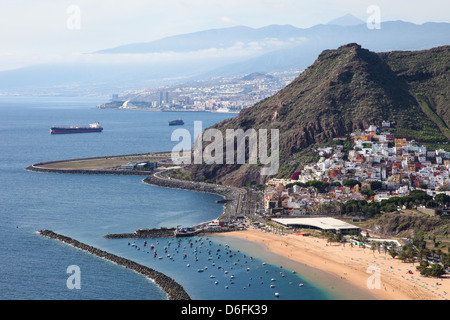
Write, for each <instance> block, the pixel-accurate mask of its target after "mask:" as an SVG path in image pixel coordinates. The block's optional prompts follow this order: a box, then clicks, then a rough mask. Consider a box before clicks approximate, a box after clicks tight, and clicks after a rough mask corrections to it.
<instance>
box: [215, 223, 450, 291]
mask: <svg viewBox="0 0 450 320" xmlns="http://www.w3.org/2000/svg"><path fill="white" fill-rule="evenodd" d="M218 236H220V235H218ZM226 236H227V237H236V238H239V239H244V240H247V241H253V242H258V243H261V244H263V245H265V247H266V248H267V250H269V251H271V252H272V253H275V254H277V255H280V256H283V257H285V258H288V259H291V260H293V261H295V262H298V263H302V264H305V265H307V266H309V267H312V268H316V269H319V270H322V271H325V272H329V273H331V274H333V275H335V276H336V277H338V278H340V279H341V280H342V281H344V282H347V283H349V284H351V285H353V286H355V287H357V288H359V289H360V290H362V291H364V292H366V293H367V294H371V295H374V296H376V297H377V299H380V300H448V298H449V295H448V294H447V293H448V292H450V291H449V290H450V278H448V277H446V278H439V279H437V278H427V277H423V276H420V274H419V272H418V271H417V270H416V268H415V266H417V265H418V264H417V263H415V264H414V265H413V264H411V263H403V262H401V261H399V260H398V259H393V258H392V257H390V256H389V255H387V254H385V253H383V252H381V253H378V252H372V251H371V250H370V249H369V248H366V249H362V248H359V247H356V246H353V247H352V246H350V245H348V244H347V245H346V246H343V245H330V244H328V243H327V241H326V240H324V239H320V238H317V237H313V236H309V237H304V236H298V235H294V234H287V235H278V234H274V233H271V232H264V231H261V230H259V229H255V228H249V229H247V230H244V231H235V232H229V233H227V234H226ZM408 270H411V271H412V272H413V274H412V275H411V274H408V273H407V272H408ZM376 272H379V273H378V275H379V278H378V279H379V282H378V283H377V282H376V280H377V279H376ZM437 284H439V285H437ZM369 287H372V288H369Z"/></svg>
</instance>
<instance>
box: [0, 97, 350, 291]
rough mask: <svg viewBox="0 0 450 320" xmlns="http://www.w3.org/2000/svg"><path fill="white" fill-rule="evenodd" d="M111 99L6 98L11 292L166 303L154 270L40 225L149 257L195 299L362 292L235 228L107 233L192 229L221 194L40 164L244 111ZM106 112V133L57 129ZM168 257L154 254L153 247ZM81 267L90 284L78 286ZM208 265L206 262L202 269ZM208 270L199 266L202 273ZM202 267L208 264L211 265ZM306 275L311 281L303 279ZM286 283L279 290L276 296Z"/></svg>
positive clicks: (2, 252) (4, 222) (2, 108)
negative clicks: (113, 102)
mask: <svg viewBox="0 0 450 320" xmlns="http://www.w3.org/2000/svg"><path fill="white" fill-rule="evenodd" d="M104 101H105V100H104V99H102V98H92V97H90V98H78V97H77V98H69V97H63V98H62V97H0V243H1V245H0V299H2V300H5V299H8V300H10V299H11V300H38V299H39V300H53V299H58V300H90V299H95V300H163V299H166V295H165V293H164V292H162V291H161V290H160V288H159V287H157V286H156V285H155V284H154V283H153V282H152V281H149V280H148V279H146V278H145V277H143V276H141V275H139V274H137V273H135V272H133V271H130V270H128V269H125V268H122V267H120V266H117V265H114V264H112V263H110V262H108V261H105V260H102V259H100V258H97V257H95V256H91V255H90V254H88V253H85V252H82V251H80V250H78V249H75V248H73V247H70V246H67V245H65V244H61V243H59V242H57V241H54V240H50V239H47V238H44V237H41V236H39V235H38V234H36V231H38V230H42V229H49V230H52V231H54V232H57V233H60V234H63V235H65V236H68V237H72V238H74V239H76V240H79V241H81V242H84V243H86V244H88V245H92V246H94V247H97V248H99V249H102V250H105V251H108V252H110V253H113V254H116V255H119V256H122V257H124V258H127V259H130V260H133V261H136V262H138V263H140V264H143V265H147V266H149V267H151V268H154V269H156V270H158V271H160V272H163V273H165V274H167V275H168V276H170V277H172V278H174V279H175V280H176V281H177V282H179V283H180V284H181V285H182V286H183V287H184V288H185V289H186V291H187V293H188V294H189V295H190V296H191V298H193V299H196V300H224V299H225V300H228V299H229V300H245V299H250V300H255V299H262V300H273V299H286V300H328V299H347V298H354V297H357V296H358V295H357V293H352V292H350V291H348V290H346V292H341V291H340V290H339V288H337V287H336V286H334V285H330V283H324V282H323V281H319V279H322V280H323V279H324V277H322V276H318V275H317V272H318V271H316V270H307V269H306V268H305V267H304V266H300V265H299V264H295V263H294V262H292V261H288V260H287V259H284V258H281V257H278V256H275V255H273V254H270V253H269V252H267V251H266V250H264V248H263V247H262V246H260V245H258V244H254V243H249V242H245V241H242V240H239V241H236V240H235V239H233V238H231V237H227V236H211V237H195V238H186V239H175V238H171V239H148V240H147V245H144V240H138V239H115V240H111V239H105V238H104V237H103V236H104V235H106V234H108V233H128V232H134V230H135V229H139V228H154V227H175V226H177V225H183V226H190V225H194V224H197V223H200V222H205V221H209V220H212V219H215V218H216V217H218V216H219V215H220V214H221V212H222V210H223V205H221V204H217V203H216V200H218V199H220V197H219V196H218V195H213V194H205V193H198V192H192V191H184V190H175V189H167V188H161V187H156V186H150V185H147V184H144V183H143V182H142V179H143V178H144V177H135V176H102V175H75V174H53V173H36V172H29V171H26V170H25V168H26V167H27V166H29V165H31V164H33V163H37V162H42V161H51V160H62V159H71V158H80V157H95V156H104V155H118V154H132V153H144V152H154V151H170V150H172V148H173V147H174V146H175V145H176V144H177V143H178V141H171V134H172V132H173V130H175V129H177V128H180V127H170V126H168V121H169V120H174V119H178V118H183V119H184V122H185V125H184V126H183V128H185V129H188V130H189V131H190V132H191V134H193V130H194V121H202V124H203V128H207V127H209V126H210V125H213V124H215V123H217V122H220V121H222V120H224V119H226V118H229V117H233V116H235V114H224V113H207V112H146V111H124V110H99V109H95V106H96V105H97V104H99V103H103V102H104ZM94 121H99V122H100V124H101V125H102V126H103V128H104V130H103V132H102V133H89V134H71V135H50V127H51V126H54V125H87V124H89V123H92V122H94ZM151 244H153V246H154V248H156V249H157V252H158V255H157V257H154V256H153V254H152V253H151V252H150V251H151V250H150V249H149V246H150V245H151ZM70 266H77V267H79V270H80V273H79V278H78V279H79V281H80V289H70V288H69V287H70V286H68V282H67V281H68V279H69V277H70V276H71V273H70V272H68V268H69V267H70ZM200 269H201V270H200ZM199 270H200V271H199ZM202 270H203V271H202ZM301 284H302V285H301ZM275 292H278V293H279V296H278V297H276V296H275Z"/></svg>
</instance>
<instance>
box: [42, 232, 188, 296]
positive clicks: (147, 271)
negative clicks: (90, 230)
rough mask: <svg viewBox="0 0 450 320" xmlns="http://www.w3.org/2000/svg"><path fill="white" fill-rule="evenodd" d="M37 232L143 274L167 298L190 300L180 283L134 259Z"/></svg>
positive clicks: (67, 238) (53, 233)
mask: <svg viewBox="0 0 450 320" xmlns="http://www.w3.org/2000/svg"><path fill="white" fill-rule="evenodd" d="M38 233H39V234H40V235H42V236H44V237H47V238H50V239H55V240H58V241H60V242H63V243H66V244H69V245H71V246H74V247H76V248H78V249H81V250H83V251H86V252H88V253H90V254H93V255H96V256H97V257H100V258H103V259H106V260H108V261H111V262H113V263H115V264H117V265H120V266H123V267H125V268H127V269H131V270H133V271H135V272H137V273H140V274H142V275H144V276H145V277H147V278H149V279H151V280H153V281H154V282H155V283H156V284H157V285H158V286H159V287H160V288H161V289H162V290H163V291H164V292H165V293H166V294H167V297H168V299H169V300H191V298H190V297H189V295H188V294H187V292H186V291H185V290H184V288H183V287H182V286H181V285H180V284H178V283H177V282H176V281H175V280H173V279H172V278H170V277H168V276H166V275H165V274H163V273H161V272H159V271H156V270H153V269H151V268H149V267H146V266H143V265H141V264H138V263H136V262H134V261H131V260H128V259H125V258H121V257H119V256H116V255H114V254H111V253H108V252H106V251H103V250H100V249H97V248H95V247H92V246H90V245H87V244H84V243H82V242H79V241H77V240H75V239H72V238H69V237H66V236H63V235H60V234H57V233H55V232H53V231H51V230H41V231H38Z"/></svg>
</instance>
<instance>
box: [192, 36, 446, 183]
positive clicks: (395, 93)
mask: <svg viewBox="0 0 450 320" xmlns="http://www.w3.org/2000/svg"><path fill="white" fill-rule="evenodd" d="M449 58H450V46H444V47H439V48H435V49H431V50H424V51H417V52H391V53H378V54H377V53H374V52H371V51H369V50H367V49H364V48H362V47H361V46H360V45H358V44H356V43H351V44H347V45H344V46H341V47H339V48H338V49H336V50H325V51H323V52H322V53H321V54H320V55H319V57H318V58H317V60H316V61H315V62H314V63H313V64H312V65H311V66H310V67H308V68H307V69H306V70H305V71H304V72H302V73H301V74H300V76H299V77H298V78H297V79H295V80H294V81H293V82H292V83H291V84H290V85H288V86H287V87H286V88H284V89H283V90H281V91H279V92H278V93H277V94H275V95H273V96H272V97H269V98H267V99H265V100H264V101H261V102H260V103H258V104H256V105H255V106H253V107H251V108H247V109H244V110H242V111H241V113H240V114H239V115H238V116H237V117H235V118H232V119H228V120H226V121H223V122H221V123H219V124H217V125H215V126H214V128H217V129H220V130H221V131H222V132H223V134H224V136H225V130H226V129H238V128H241V129H243V130H247V129H249V128H253V129H256V130H258V129H261V128H267V129H278V130H279V134H280V170H279V174H278V177H289V176H290V175H291V174H292V173H293V172H294V171H296V170H298V169H299V168H301V167H302V166H303V165H304V164H305V162H306V159H307V158H308V154H309V150H310V149H311V147H312V146H313V145H314V144H326V143H328V142H330V140H331V139H332V138H333V137H336V136H343V135H347V134H349V133H351V132H352V131H354V130H355V129H363V128H367V127H368V126H369V125H370V124H381V121H383V120H388V121H390V122H391V123H393V124H394V125H395V129H394V130H393V131H394V134H395V135H396V136H397V137H405V138H410V139H411V138H415V139H416V141H418V142H419V143H424V144H435V143H442V142H447V141H448V138H447V137H448V136H447V137H446V134H447V129H448V128H447V126H448V125H449V124H450V111H449V104H448V98H449V92H448V90H449V87H450V86H449V76H450V74H449V67H450V63H449ZM224 145H225V143H224ZM188 171H189V174H190V175H191V176H192V178H195V179H200V180H215V181H216V182H221V183H225V184H231V185H243V184H245V183H246V182H247V181H256V182H259V183H262V182H264V180H265V179H267V178H270V176H266V177H264V176H260V174H259V172H260V168H258V166H257V165H249V164H244V165H192V166H190V167H189V168H188Z"/></svg>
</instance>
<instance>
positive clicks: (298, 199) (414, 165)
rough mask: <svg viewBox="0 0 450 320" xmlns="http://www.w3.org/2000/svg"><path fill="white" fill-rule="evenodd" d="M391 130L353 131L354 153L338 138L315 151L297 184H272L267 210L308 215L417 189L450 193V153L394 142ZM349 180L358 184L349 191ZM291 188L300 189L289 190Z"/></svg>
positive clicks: (387, 126) (279, 181) (266, 195)
mask: <svg viewBox="0 0 450 320" xmlns="http://www.w3.org/2000/svg"><path fill="white" fill-rule="evenodd" d="M389 127H390V123H389V122H383V124H382V127H381V128H377V127H376V126H374V125H371V126H370V127H369V128H368V129H367V130H364V131H362V130H357V131H355V132H354V133H352V134H351V135H350V139H351V140H350V141H351V142H352V143H353V148H352V149H351V150H348V149H347V152H346V151H344V146H343V145H342V144H340V143H342V142H344V141H345V140H346V138H345V137H339V139H334V140H335V144H336V145H334V146H331V147H326V148H319V149H317V152H318V154H319V156H320V160H319V161H318V162H316V163H312V164H309V165H305V166H304V168H303V170H302V171H301V172H300V174H299V175H298V179H297V180H295V181H294V180H273V181H271V182H270V183H269V184H268V185H267V189H266V194H265V206H266V210H270V211H273V212H280V211H283V210H284V212H285V213H291V214H304V213H311V212H315V211H320V210H324V208H326V207H327V206H328V207H329V210H332V207H333V206H332V205H331V204H333V203H334V202H336V201H339V202H346V201H348V200H355V199H356V200H363V199H364V200H368V201H381V200H383V199H388V198H390V197H392V196H405V195H408V194H409V192H410V191H411V190H414V189H416V188H422V189H426V190H427V192H428V193H429V194H430V195H433V194H434V193H439V192H446V191H450V177H449V170H450V154H449V152H446V151H444V150H427V148H426V147H425V146H420V145H418V144H417V143H416V142H415V141H408V140H406V139H396V138H395V137H394V136H393V135H392V134H391V133H390V132H388V131H387V130H389ZM346 180H354V181H356V182H358V184H356V185H354V186H351V187H349V186H346V185H345V181H346ZM311 181H320V182H323V183H326V184H327V186H328V188H327V191H326V192H318V190H317V188H315V187H313V186H310V185H308V182H311ZM373 182H377V184H376V185H377V186H378V187H377V188H376V190H371V189H372V185H374V184H373ZM288 183H297V185H294V186H293V187H292V188H288V189H285V188H284V186H285V185H287V184H288ZM280 186H281V187H280ZM364 189H365V190H364ZM362 190H364V191H365V192H363V193H361V191H362ZM367 190H371V191H369V192H367Z"/></svg>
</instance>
